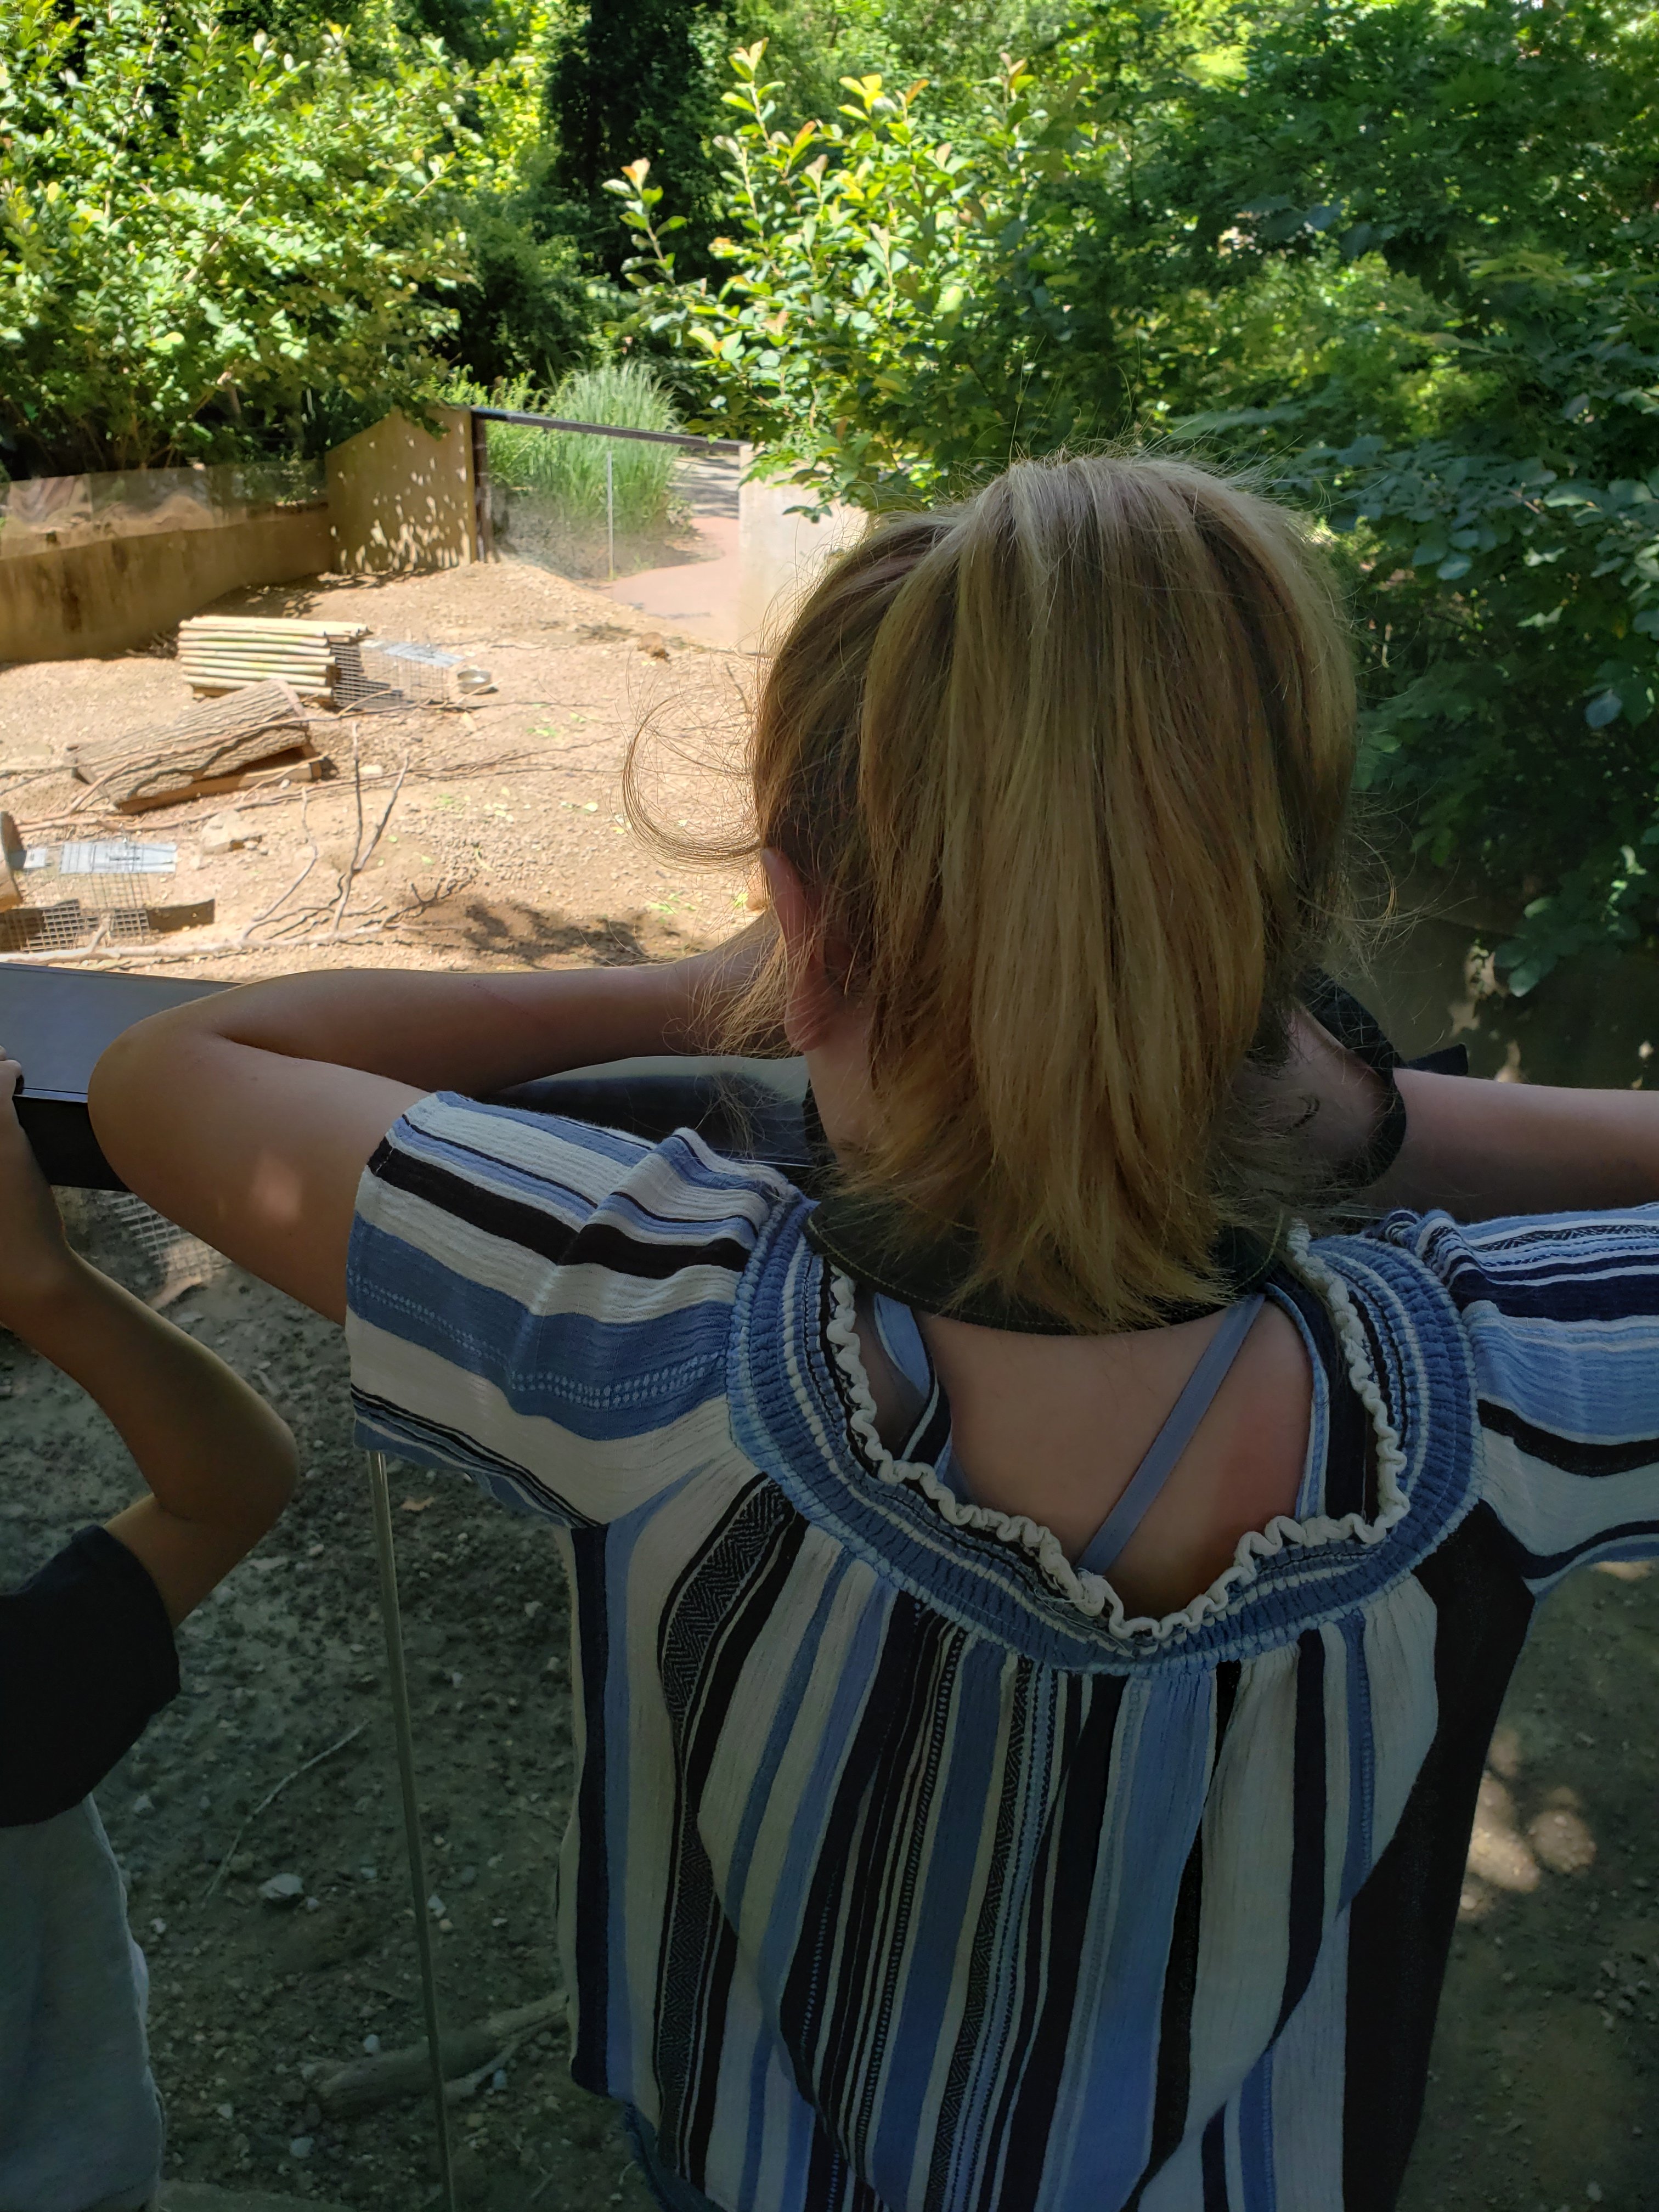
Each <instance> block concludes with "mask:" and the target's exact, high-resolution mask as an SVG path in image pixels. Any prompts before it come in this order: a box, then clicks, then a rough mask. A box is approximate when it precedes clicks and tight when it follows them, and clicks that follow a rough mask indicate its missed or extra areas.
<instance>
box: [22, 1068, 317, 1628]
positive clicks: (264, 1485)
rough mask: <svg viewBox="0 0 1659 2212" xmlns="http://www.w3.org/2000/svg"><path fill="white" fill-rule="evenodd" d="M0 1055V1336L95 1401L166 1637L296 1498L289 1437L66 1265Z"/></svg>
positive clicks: (154, 1327) (77, 1266)
mask: <svg viewBox="0 0 1659 2212" xmlns="http://www.w3.org/2000/svg"><path fill="white" fill-rule="evenodd" d="M20 1073H21V1071H20V1070H19V1068H18V1066H17V1065H16V1063H15V1061H13V1060H8V1059H7V1058H6V1057H5V1055H4V1053H3V1049H0V1325H3V1326H4V1327H5V1328H9V1329H10V1330H11V1331H12V1332H13V1333H14V1334H15V1335H17V1336H19V1337H21V1339H22V1340H23V1341H24V1343H25V1344H27V1345H28V1346H30V1347H31V1349H32V1350H33V1351H35V1352H39V1353H40V1355H41V1357H42V1358H46V1359H49V1360H51V1361H52V1364H53V1365H54V1366H55V1367H58V1368H61V1369H62V1370H63V1371H64V1374H66V1375H68V1376H70V1377H71V1378H72V1380H74V1381H75V1382H76V1383H79V1384H80V1385H81V1387H82V1389H84V1390H85V1391H87V1392H88V1395H90V1396H91V1397H92V1398H93V1399H94V1400H95V1401H96V1402H97V1403H98V1404H99V1405H100V1407H102V1408H103V1410H104V1412H105V1413H107V1414H108V1416H109V1418H110V1419H111V1420H112V1422H113V1423H114V1425H115V1426H116V1428H117V1429H118V1431H120V1434H121V1437H122V1440H123V1442H124V1443H125V1444H126V1446H127V1449H129V1450H130V1451H131V1454H132V1455H133V1458H134V1459H135V1460H136V1461H137V1463H138V1471H139V1473H140V1474H142V1475H143V1478H144V1480H145V1481H146V1482H147V1483H148V1484H149V1491H150V1495H149V1497H147V1498H140V1499H139V1500H138V1502H137V1504H133V1505H130V1506H128V1507H127V1509H126V1510H125V1512H123V1513H118V1514H117V1515H116V1516H115V1517H114V1519H113V1520H112V1521H111V1522H108V1523H107V1524H106V1525H107V1527H108V1528H109V1531H110V1534H112V1536H114V1537H116V1538H117V1539H118V1541H119V1542H120V1543H122V1544H123V1545H124V1546H125V1547H126V1549H127V1550H128V1551H129V1552H131V1553H132V1555H133V1556H134V1558H136V1559H137V1560H138V1561H139V1562H140V1564H141V1565H143V1567H144V1568H145V1569H146V1570H147V1571H148V1572H149V1577H150V1578H151V1580H152V1581H153V1582H154V1583H155V1587H156V1589H157V1590H158V1591H159V1592H160V1594H161V1602H162V1604H163V1605H164V1606H165V1607H166V1608H167V1617H168V1619H169V1620H171V1621H172V1622H173V1624H174V1625H175V1626H176V1625H177V1624H178V1623H179V1621H181V1620H183V1619H184V1617H185V1614H186V1613H189V1612H190V1611H191V1608H192V1607H195V1606H197V1605H199V1604H200V1603H201V1601H202V1600H203V1599H204V1597H205V1596H206V1595H207V1594H208V1592H209V1591H210V1589H212V1588H213V1586H214V1584H215V1583H216V1582H218V1581H219V1580H220V1579H221V1578H222V1577H223V1576H224V1575H225V1574H227V1573H228V1571H229V1570H230V1569H231V1568H232V1567H233V1566H234V1565H235V1564H236V1562H237V1560H238V1559H240V1558H241V1557H242V1556H243V1554H244V1553H246V1552H247V1551H249V1550H250V1549H251V1548H252V1546H253V1545H255V1544H256V1543H258V1540H259V1538H260V1537H261V1536H263V1535H264V1533H265V1531H266V1530H267V1529H268V1528H270V1526H271V1524H272V1522H274V1521H275V1520H276V1516H277V1515H278V1514H279V1513H281V1511H282V1510H283V1506H284V1505H285V1504H287V1502H288V1500H289V1496H290V1495H291V1493H292V1492H293V1488H294V1478H295V1464H296V1462H295V1449H294V1439H293V1437H291V1436H290V1435H289V1431H288V1428H287V1426H286V1425H285V1424H284V1423H283V1421H282V1420H281V1419H279V1418H278V1416H277V1415H276V1413H273V1412H272V1410H271V1409H270V1407H269V1406H268V1405H266V1403H265V1401H264V1399H263V1398H261V1397H260V1396H259V1395H258V1393H257V1392H256V1391H254V1390H252V1389H250V1388H249V1386H248V1385H247V1384H246V1383H244V1382H243V1381H241V1379H240V1376H236V1375H234V1374H233V1373H232V1372H231V1370H230V1369H229V1368H228V1367H227V1366H226V1365H225V1364H224V1362H223V1361H222V1360H221V1359H217V1358H215V1357H214V1355H213V1353H212V1352H209V1351H208V1350H206V1349H205V1347H204V1346H202V1345H199V1344H196V1343H193V1342H192V1341H191V1339H190V1338H189V1337H188V1336H186V1335H185V1333H184V1331H183V1330H182V1329H178V1328H173V1325H172V1323H171V1322H167V1321H164V1320H163V1319H162V1318H161V1316H160V1315H159V1314H157V1313H153V1312H152V1311H151V1310H150V1309H149V1307H148V1306H146V1305H144V1304H142V1303H141V1302H140V1300H138V1299H137V1298H135V1297H130V1296H129V1294H128V1293H127V1292H126V1291H124V1290H122V1289H121V1288H120V1287H119V1286H118V1285H117V1284H114V1283H112V1282H111V1281H110V1280H109V1279H108V1277H107V1276H105V1275H101V1274H100V1273H98V1271H97V1269H96V1268H95V1267H88V1265H87V1264H86V1262H85V1261H82V1260H81V1259H79V1258H77V1256H76V1255H75V1254H74V1253H72V1252H71V1251H70V1249H69V1247H68V1245H67V1244H66V1243H64V1231H63V1225H62V1223H61V1222H60V1221H59V1219H58V1209H57V1207H56V1206H55V1205H54V1204H53V1202H52V1193H51V1192H50V1191H49V1190H48V1189H47V1188H46V1183H45V1182H44V1181H43V1180H42V1178H41V1175H40V1170H39V1169H38V1168H37V1167H36V1165H35V1164H34V1158H33V1154H32V1153H31V1152H30V1151H29V1147H28V1142H27V1139H26V1138H25V1137H24V1135H23V1133H22V1131H21V1128H20V1127H19V1126H18V1121H17V1115H16V1113H15V1109H14V1108H13V1106H12V1103H11V1097H12V1092H13V1090H14V1088H15V1085H16V1084H17V1082H18V1080H19V1077H20Z"/></svg>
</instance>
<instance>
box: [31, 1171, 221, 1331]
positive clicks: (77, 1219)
mask: <svg viewBox="0 0 1659 2212" xmlns="http://www.w3.org/2000/svg"><path fill="white" fill-rule="evenodd" d="M58 1210H59V1211H60V1212H61V1213H62V1214H63V1217H64V1228H65V1230H66V1231H68V1234H69V1239H70V1243H71V1244H72V1245H73V1246H74V1248H75V1249H76V1251H77V1252H79V1253H81V1254H82V1256H83V1257H84V1258H86V1259H88V1260H89V1261H91V1262H92V1263H93V1265H94V1267H99V1268H101V1269H102V1271H103V1273H105V1274H106V1275H109V1276H111V1277H112V1278H113V1279H114V1280H115V1281H116V1282H118V1283H119V1284H121V1285H123V1287H124V1288H125V1289H126V1290H129V1291H132V1293H133V1294H134V1296H135V1297H141V1298H143V1300H144V1301H145V1302H146V1304H149V1305H153V1306H157V1307H161V1306H167V1305H171V1304H172V1303H173V1300H174V1299H175V1298H178V1297H182V1296H183V1295H184V1293H185V1291H192V1290H196V1289H198V1288H199V1287H200V1286H201V1285H203V1284H204V1283H207V1282H210V1281H211V1280H212V1279H213V1278H214V1277H215V1276H216V1275H217V1274H219V1273H221V1272H222V1270H223V1269H224V1268H225V1267H227V1266H228V1261H226V1260H225V1259H224V1257H223V1255H222V1254H220V1253H218V1252H216V1251H215V1250H214V1249H213V1247H212V1246H211V1245H210V1244H204V1243H203V1241H202V1239H201V1238H200V1237H196V1236H193V1235H192V1234H191V1231H189V1230H187V1229H180V1228H179V1225H178V1224H177V1222H174V1221H169V1220H168V1219H167V1216H166V1215H165V1214H164V1213H158V1212H156V1211H155V1207H154V1206H146V1205H145V1203H144V1201H143V1199H142V1198H137V1197H135V1196H134V1195H133V1194H132V1192H131V1191H130V1190H60V1191H59V1192H58Z"/></svg>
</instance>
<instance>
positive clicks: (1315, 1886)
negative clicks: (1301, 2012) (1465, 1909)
mask: <svg viewBox="0 0 1659 2212" xmlns="http://www.w3.org/2000/svg"><path fill="white" fill-rule="evenodd" d="M1329 1809H1330V1808H1329V1805H1328V1798H1327V1792H1326V1788H1325V1639H1324V1638H1323V1637H1322V1635H1321V1634H1320V1632H1319V1631H1318V1630H1317V1629H1316V1628H1310V1629H1305V1630H1304V1632H1303V1633H1302V1634H1301V1635H1300V1636H1299V1637H1297V1658H1296V1734H1295V1744H1294V1748H1293V1750H1292V1753H1291V1895H1290V1911H1289V1915H1288V1921H1287V1927H1286V1931H1285V1932H1286V1935H1287V1936H1288V1939H1289V1947H1288V1954H1287V1956H1286V1959H1285V1988H1284V1994H1283V1995H1282V1996H1281V1997H1280V1999H1279V2023H1278V2027H1276V2028H1275V2029H1274V2031H1273V2032H1274V2033H1275V2034H1278V2033H1279V2031H1280V2030H1281V2029H1282V2028H1283V2027H1284V2026H1285V2021H1287V2020H1288V2019H1289V2018H1290V2016H1291V2014H1292V2013H1293V2012H1294V2011H1295V2010H1296V2008H1297V2005H1299V2004H1300V2003H1301V2002H1302V1999H1303V1996H1304V1993H1305V1991H1306V1990H1307V1987H1308V1984H1309V1983H1310V1981H1311V1980H1312V1979H1313V1971H1314V1967H1315V1966H1316V1964H1317V1963H1318V1960H1319V1947H1320V1944H1321V1942H1322V1940H1323V1937H1324V1933H1325V1844H1326V1825H1327V1820H1328V1814H1329Z"/></svg>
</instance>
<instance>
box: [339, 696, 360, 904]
mask: <svg viewBox="0 0 1659 2212" xmlns="http://www.w3.org/2000/svg"><path fill="white" fill-rule="evenodd" d="M358 729H359V725H358V724H357V723H356V722H355V721H354V722H353V724H352V725H351V792H352V796H353V798H354V799H356V805H357V829H356V835H355V836H354V837H353V838H352V841H351V859H350V860H349V863H348V865H347V866H346V868H345V871H344V872H343V874H342V876H341V878H340V896H339V901H338V902H337V905H336V907H335V908H334V927H333V930H332V932H331V934H332V935H333V936H335V937H337V936H338V935H339V933H340V924H341V923H342V922H343V921H344V920H345V910H346V908H347V906H348V905H349V902H350V899H351V886H352V885H353V884H355V883H356V880H357V869H358V866H359V862H358V858H357V855H358V854H359V853H361V852H362V845H363V764H362V756H361V754H360V753H359V751H358V747H357V733H358Z"/></svg>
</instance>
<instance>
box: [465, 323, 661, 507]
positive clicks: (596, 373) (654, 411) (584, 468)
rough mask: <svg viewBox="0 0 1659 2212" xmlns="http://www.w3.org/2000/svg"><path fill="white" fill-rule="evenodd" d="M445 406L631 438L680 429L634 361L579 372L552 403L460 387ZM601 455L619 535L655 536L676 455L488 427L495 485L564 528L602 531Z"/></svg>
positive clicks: (542, 397)
mask: <svg viewBox="0 0 1659 2212" xmlns="http://www.w3.org/2000/svg"><path fill="white" fill-rule="evenodd" d="M446 397H447V398H451V399H453V400H454V401H456V402H457V403H458V404H460V405H462V406H465V405H467V404H471V405H473V406H489V407H516V408H521V409H523V410H525V412H526V413H527V414H536V415H562V416H564V417H565V419H566V421H567V422H615V423H617V424H619V425H620V426H622V427H623V428H626V429H630V430H674V429H678V427H679V419H678V416H676V414H675V412H674V410H673V408H672V406H671V404H670V403H669V400H668V397H667V395H666V393H665V392H664V391H663V389H662V387H661V386H660V385H659V383H658V382H657V380H656V379H655V377H653V375H652V374H651V372H650V370H649V369H648V368H646V367H645V366H644V365H643V363H641V362H633V361H629V362H620V363H618V364H614V365H611V366H608V367H606V368H584V369H580V370H578V371H576V372H575V373H574V374H572V375H570V376H567V377H566V378H565V380H564V381H563V383H562V384H561V385H560V386H559V387H558V389H557V391H556V392H543V391H538V390H537V389H536V388H535V387H534V386H532V383H531V381H530V379H529V378H528V377H527V376H521V377H516V378H514V379H513V381H512V382H511V383H509V384H501V385H498V386H496V388H495V390H494V391H493V392H485V391H484V390H483V387H482V386H479V385H474V384H466V383H465V381H464V380H461V379H459V378H458V379H457V380H456V381H455V383H454V384H453V386H452V387H451V389H450V391H449V392H448V393H447V394H446ZM607 450H608V451H609V453H610V455H611V471H612V476H613V480H614V485H615V497H616V516H617V530H618V532H627V533H629V534H630V535H631V534H634V533H636V532H639V533H642V532H650V531H656V530H660V529H661V528H662V527H663V526H664V525H665V523H666V521H667V520H668V510H669V502H670V498H671V493H672V489H673V478H674V465H675V463H676V461H677V460H678V459H679V454H678V450H677V449H676V448H675V447H672V446H647V445H645V444H642V443H641V441H639V440H637V439H634V438H595V437H591V436H589V437H584V436H581V435H577V434H574V433H569V432H563V431H558V430H532V429H531V428H529V427H528V426H527V425H526V424H523V423H519V422H492V423H491V424H490V425H489V473H490V475H491V476H492V477H494V479H495V482H496V483H499V484H501V485H503V486H504V487H505V488H506V489H507V490H508V491H513V492H519V493H521V494H524V495H527V496H529V497H532V498H534V499H536V500H538V501H546V502H547V504H548V505H549V506H550V507H552V508H554V509H556V513H557V515H558V517H559V519H560V520H561V521H562V522H563V523H564V524H566V525H567V526H570V527H575V526H592V525H595V524H597V525H599V526H603V524H604V521H605V453H606V452H607Z"/></svg>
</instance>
